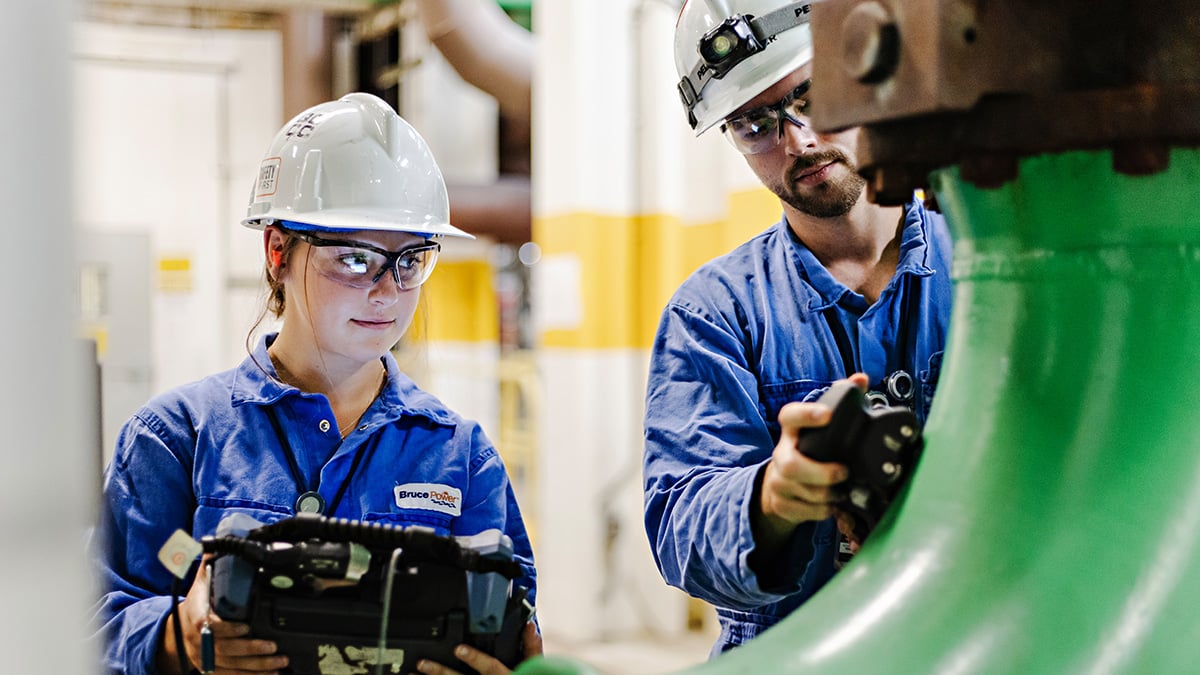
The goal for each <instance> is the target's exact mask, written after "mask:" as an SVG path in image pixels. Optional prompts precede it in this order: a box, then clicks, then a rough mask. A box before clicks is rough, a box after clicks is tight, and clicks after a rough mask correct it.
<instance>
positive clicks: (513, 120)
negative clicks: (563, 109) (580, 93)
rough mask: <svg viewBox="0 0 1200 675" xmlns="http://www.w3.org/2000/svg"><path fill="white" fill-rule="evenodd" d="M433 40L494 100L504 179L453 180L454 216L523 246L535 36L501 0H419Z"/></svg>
mask: <svg viewBox="0 0 1200 675" xmlns="http://www.w3.org/2000/svg"><path fill="white" fill-rule="evenodd" d="M416 5H417V14H418V16H419V17H420V21H421V25H422V27H423V28H424V30H425V35H426V37H427V38H428V39H429V42H430V43H431V44H433V46H434V47H436V48H437V50H438V51H439V52H441V54H442V56H444V57H445V58H446V61H447V62H448V63H449V64H450V65H451V66H452V67H453V68H454V70H455V71H456V72H457V73H458V74H459V76H460V77H462V78H463V80H465V81H466V82H467V83H469V84H471V85H473V86H475V87H477V88H478V89H480V90H481V91H483V92H485V93H487V94H489V95H490V96H492V97H493V98H494V99H496V104H497V106H498V108H499V110H500V116H501V118H502V119H501V124H502V128H501V147H500V153H501V158H500V176H499V178H498V179H497V180H496V181H495V182H494V183H491V184H487V185H475V184H462V183H451V184H449V185H447V186H446V187H447V189H448V190H449V193H450V219H451V221H452V222H454V224H455V225H457V226H458V227H461V228H463V229H465V230H467V231H468V232H472V233H474V234H477V235H482V236H486V237H489V238H491V239H494V240H496V241H499V242H502V243H509V244H523V243H525V242H527V241H529V240H530V238H531V236H532V235H531V231H532V221H533V218H532V205H531V199H532V190H531V185H530V179H529V139H530V136H531V131H530V123H531V118H532V96H531V90H532V81H533V36H532V35H530V33H529V32H528V31H526V30H525V29H524V28H522V27H520V26H518V25H517V24H516V23H514V22H513V21H512V20H511V19H510V18H508V15H507V14H505V13H504V10H502V9H501V8H500V6H499V5H498V4H497V3H496V2H495V0H416Z"/></svg>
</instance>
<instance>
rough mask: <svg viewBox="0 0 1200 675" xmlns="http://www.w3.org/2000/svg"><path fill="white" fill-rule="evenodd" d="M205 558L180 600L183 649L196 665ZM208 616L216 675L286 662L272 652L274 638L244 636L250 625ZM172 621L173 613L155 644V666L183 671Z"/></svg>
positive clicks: (272, 668) (273, 669)
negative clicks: (156, 664)
mask: <svg viewBox="0 0 1200 675" xmlns="http://www.w3.org/2000/svg"><path fill="white" fill-rule="evenodd" d="M207 562H208V560H207V558H206V559H205V561H204V563H202V564H201V565H200V570H199V571H198V572H196V580H195V581H194V582H192V587H191V588H190V589H189V590H188V594H187V598H185V599H184V601H183V602H181V603H179V619H180V621H179V623H180V627H181V628H182V630H183V645H184V650H185V652H186V654H187V661H188V663H190V664H191V665H192V666H193V667H194V668H197V669H199V668H200V667H201V666H202V663H201V652H200V629H201V628H203V627H204V619H205V610H207V609H208V599H207V598H206V597H205V596H206V595H207V594H208V565H207ZM208 619H209V628H210V630H212V634H213V647H214V649H213V653H214V656H215V657H216V666H217V668H216V670H215V671H213V672H214V673H216V674H217V675H241V674H242V673H277V672H279V670H280V669H281V668H284V667H286V666H287V664H288V660H287V657H286V656H283V655H281V654H276V653H275V651H276V649H277V646H276V645H275V643H274V642H272V641H270V640H257V639H251V638H247V637H245V636H246V635H247V634H248V633H249V632H250V626H248V625H246V624H244V623H234V622H229V621H222V620H221V619H220V618H219V617H217V615H216V614H209V615H208ZM174 622H175V617H174V616H171V617H168V618H167V622H166V629H165V630H164V631H163V636H162V640H161V641H160V642H159V645H158V659H157V662H158V670H159V672H161V673H164V674H168V673H169V674H171V675H186V674H182V673H180V672H179V648H178V645H177V644H176V643H175V626H174Z"/></svg>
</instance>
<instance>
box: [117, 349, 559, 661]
mask: <svg viewBox="0 0 1200 675" xmlns="http://www.w3.org/2000/svg"><path fill="white" fill-rule="evenodd" d="M273 340H274V335H269V336H267V337H266V338H265V339H264V340H263V341H262V342H261V343H260V344H259V345H258V347H257V348H256V349H255V351H254V352H253V354H252V355H250V356H248V357H247V358H246V359H245V360H244V361H243V362H242V364H241V365H240V366H238V367H237V368H234V369H232V370H229V371H226V372H223V373H219V374H216V375H212V376H210V377H206V378H204V379H202V380H199V381H197V382H193V383H191V384H187V385H183V386H181V387H178V388H175V389H173V390H171V391H168V392H166V393H164V394H161V395H159V396H156V397H155V398H154V399H152V400H151V401H150V402H149V403H147V404H146V405H145V406H144V407H143V408H142V409H141V410H139V411H137V413H135V414H134V415H133V417H132V418H131V419H130V420H129V421H128V422H127V423H126V425H125V427H124V428H123V429H122V431H121V433H120V436H119V438H118V440H117V447H116V451H115V454H114V456H113V459H112V461H111V463H110V464H109V466H108V468H107V470H106V472H105V482H104V499H103V503H102V507H101V513H100V519H99V525H98V528H97V535H98V536H97V537H96V538H95V539H94V545H93V555H94V556H95V557H96V564H97V566H98V568H99V569H100V574H101V577H102V578H101V579H100V583H101V585H102V589H101V590H102V593H103V595H102V596H101V598H100V600H99V603H98V606H97V608H96V614H97V616H96V622H97V624H98V625H99V627H100V628H101V630H102V631H103V637H104V641H105V647H104V654H103V656H104V663H105V667H106V668H107V669H109V671H113V672H122V673H155V672H157V670H156V668H155V665H154V661H155V653H156V650H157V648H158V642H159V637H160V635H161V633H162V630H163V626H164V622H165V621H166V618H167V615H168V613H169V608H170V603H171V598H170V593H171V580H172V577H171V574H170V573H169V572H168V571H167V570H166V569H165V568H164V567H163V565H162V563H160V562H159V560H158V558H157V554H158V550H159V548H160V547H161V546H162V545H163V543H164V542H166V540H167V538H168V537H169V536H170V535H171V533H172V532H173V531H174V530H176V529H177V528H182V529H183V530H184V531H186V532H189V533H190V534H191V535H192V536H193V537H195V538H197V539H199V538H200V537H201V536H204V535H209V534H213V533H214V532H215V531H216V528H217V524H218V522H219V521H220V520H221V519H222V518H224V517H226V516H227V515H229V514H231V513H234V512H241V513H244V514H246V515H248V516H250V517H251V518H254V519H255V520H257V521H259V522H261V523H264V524H265V523H270V522H274V521H277V520H279V519H281V518H284V517H288V516H292V515H294V510H293V506H294V502H295V500H296V498H297V496H298V495H299V494H301V493H302V492H304V491H305V488H306V487H315V488H317V491H318V492H320V494H321V496H322V497H323V498H324V499H325V501H326V503H327V504H328V506H329V508H331V509H333V510H332V511H329V512H327V513H326V515H329V516H334V517H339V518H349V519H353V520H365V521H375V522H383V523H389V524H394V525H423V526H426V527H431V528H433V529H434V530H436V531H437V532H438V533H439V534H443V535H473V534H477V533H479V532H481V531H484V530H487V529H491V528H498V529H500V530H501V531H503V532H504V533H505V534H507V535H508V536H509V537H511V538H512V542H513V547H514V560H516V561H517V562H518V563H520V565H521V567H522V570H523V572H524V576H523V577H522V578H519V579H517V580H516V583H517V584H519V585H521V586H524V587H525V588H527V589H528V590H529V599H530V602H531V603H532V602H533V600H534V598H535V596H536V588H535V584H536V575H535V571H534V565H533V551H532V549H531V547H530V543H529V537H528V535H527V533H526V530H525V524H524V522H523V521H522V519H521V513H520V511H519V509H518V508H517V502H516V499H515V497H514V495H513V489H512V486H511V484H510V482H509V478H508V474H507V472H506V470H505V467H504V463H503V461H502V460H501V459H500V456H499V455H498V454H497V452H496V449H495V447H494V446H493V445H492V443H491V442H490V441H489V440H488V439H487V437H486V436H485V435H484V432H483V430H482V429H481V428H480V427H479V425H478V424H476V423H475V422H472V421H469V420H466V419H463V418H462V417H460V416H458V415H457V414H455V413H454V412H452V411H450V410H449V409H448V408H447V407H446V406H445V405H444V404H442V403H441V402H440V401H439V400H438V399H436V398H435V397H433V396H432V395H430V394H428V393H426V392H424V391H422V390H420V389H418V388H417V386H416V385H415V384H414V383H413V382H412V380H411V379H409V378H408V377H407V376H406V375H404V374H403V373H402V372H400V370H399V368H398V367H397V365H396V360H395V358H393V357H392V355H391V354H390V353H389V354H386V355H385V356H384V358H383V359H382V362H383V365H384V367H385V368H386V370H387V382H386V384H385V386H384V389H383V391H382V393H381V394H380V395H379V397H378V398H376V400H375V401H374V402H373V403H372V404H371V406H370V407H369V408H368V409H367V411H366V413H364V414H363V416H362V418H361V419H360V420H359V422H358V426H357V427H356V428H355V429H354V430H353V431H352V432H351V433H350V434H349V435H348V436H347V437H346V438H345V440H343V439H342V438H341V434H340V432H339V429H338V425H337V422H336V419H335V417H334V415H333V410H332V408H331V407H330V405H329V401H328V399H327V398H326V397H325V396H324V395H323V394H313V393H303V392H301V391H300V390H299V389H296V388H295V387H292V386H289V385H286V384H283V383H281V382H280V381H279V380H278V379H276V378H275V377H274V375H275V371H274V367H273V366H272V364H271V360H270V358H269V357H268V356H267V346H268V345H269V344H270V343H271V341H273ZM268 409H273V410H274V411H275V415H276V416H277V419H278V420H279V422H280V424H279V428H280V429H282V430H283V431H284V433H285V434H286V435H287V443H282V442H281V440H280V438H279V437H278V436H277V435H276V426H275V425H274V424H272V422H271V420H270V417H269V416H268V414H267V411H268ZM286 447H290V448H292V450H293V452H294V453H295V455H296V459H297V466H298V468H299V469H300V472H301V473H302V474H303V476H302V477H303V482H304V483H305V485H304V486H301V485H298V484H297V483H298V482H300V481H298V480H297V476H295V475H294V473H293V471H292V469H291V467H290V466H289V462H288V461H287V459H286V456H285V454H284V453H285V448H286ZM356 457H357V458H358V462H357V464H358V465H357V466H356V467H354V468H353V472H351V468H352V465H354V464H355V459H356ZM343 488H344V491H343ZM339 492H343V496H342V498H341V499H340V500H338V499H337V494H338V493H339ZM335 502H336V503H335ZM189 583H190V580H189ZM185 588H186V586H185Z"/></svg>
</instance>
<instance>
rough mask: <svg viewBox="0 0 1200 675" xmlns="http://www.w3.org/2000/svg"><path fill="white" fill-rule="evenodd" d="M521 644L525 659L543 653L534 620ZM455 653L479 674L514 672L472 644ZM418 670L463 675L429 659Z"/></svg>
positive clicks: (427, 672)
mask: <svg viewBox="0 0 1200 675" xmlns="http://www.w3.org/2000/svg"><path fill="white" fill-rule="evenodd" d="M521 644H522V645H523V646H524V650H525V659H528V658H532V657H534V656H538V655H540V654H541V653H542V636H541V635H540V634H539V633H538V630H537V626H536V625H535V624H534V623H533V622H532V621H530V622H529V623H527V624H525V632H524V634H522V636H521ZM454 655H455V656H456V657H458V659H459V660H460V661H462V662H463V663H465V664H467V665H468V666H471V667H472V668H474V669H475V670H476V672H478V673H479V675H509V673H512V670H510V669H509V668H508V666H506V665H504V664H503V663H501V662H500V659H497V658H496V657H494V656H490V655H488V654H485V653H483V652H481V651H479V650H478V649H475V648H474V647H471V646H470V645H459V646H457V647H455V648H454ZM525 659H522V660H525ZM417 670H418V671H420V672H422V673H424V674H425V675H462V673H459V672H458V671H457V670H454V669H453V668H447V667H446V666H443V665H442V664H440V663H437V662H435V661H430V660H429V659H421V660H420V661H418V662H417Z"/></svg>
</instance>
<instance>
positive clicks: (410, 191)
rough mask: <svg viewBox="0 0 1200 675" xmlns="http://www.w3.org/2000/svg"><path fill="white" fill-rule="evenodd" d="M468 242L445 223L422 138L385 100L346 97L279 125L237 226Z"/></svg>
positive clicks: (441, 192)
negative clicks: (398, 234)
mask: <svg viewBox="0 0 1200 675" xmlns="http://www.w3.org/2000/svg"><path fill="white" fill-rule="evenodd" d="M276 221H284V222H286V223H287V224H288V225H289V226H290V227H298V228H301V229H307V230H343V231H348V230H383V231H388V232H412V233H414V234H421V235H424V236H427V237H436V236H451V237H467V238H473V237H472V236H471V235H470V234H467V233H466V232H463V231H462V230H460V229H458V228H457V227H454V226H453V225H451V224H450V201H449V199H448V198H447V195H446V182H445V180H443V179H442V172H441V169H439V168H438V165H437V162H435V161H434V159H433V154H432V153H431V152H430V151H429V146H428V145H426V143H425V139H423V138H421V135H420V134H418V133H417V131H416V129H413V128H412V126H411V125H410V124H409V123H408V122H405V121H404V119H403V118H401V117H400V116H399V115H397V114H396V111H395V110H393V109H392V107H391V106H390V105H388V104H387V103H386V102H384V101H383V99H381V98H379V97H377V96H372V95H371V94H363V93H355V94H347V95H346V96H343V97H342V98H340V99H338V100H336V101H329V102H327V103H321V104H319V105H315V106H313V107H311V108H309V109H308V110H305V111H304V112H302V113H300V114H299V115H297V116H296V117H294V118H292V120H291V121H290V122H288V123H287V124H285V125H284V126H283V128H282V129H280V130H279V133H277V134H276V135H275V140H273V141H272V142H271V147H270V148H269V149H268V150H267V154H266V156H265V157H264V158H263V160H262V163H261V164H260V165H259V171H258V178H257V179H255V181H254V189H253V190H252V191H251V194H250V206H249V208H247V210H246V217H245V218H244V219H242V224H243V225H245V226H246V227H252V228H254V229H258V230H261V229H263V227H265V226H266V225H269V224H271V223H272V222H276Z"/></svg>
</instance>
